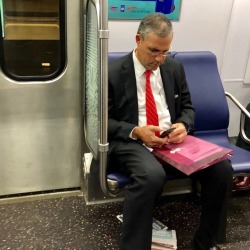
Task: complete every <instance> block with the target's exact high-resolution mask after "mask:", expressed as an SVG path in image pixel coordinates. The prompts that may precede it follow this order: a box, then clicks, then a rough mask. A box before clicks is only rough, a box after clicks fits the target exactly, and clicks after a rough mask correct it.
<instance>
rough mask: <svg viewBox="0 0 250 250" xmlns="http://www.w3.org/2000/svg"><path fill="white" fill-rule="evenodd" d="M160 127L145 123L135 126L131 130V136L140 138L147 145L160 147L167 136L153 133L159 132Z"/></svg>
mask: <svg viewBox="0 0 250 250" xmlns="http://www.w3.org/2000/svg"><path fill="white" fill-rule="evenodd" d="M161 131H162V129H161V128H160V127H158V126H153V125H147V126H143V127H136V128H135V129H134V130H133V133H132V137H133V138H137V139H140V140H141V141H142V142H143V143H144V144H145V145H146V146H147V147H150V148H154V147H161V146H162V145H163V144H165V143H166V141H167V139H168V138H167V137H165V138H160V137H158V136H156V135H155V132H161Z"/></svg>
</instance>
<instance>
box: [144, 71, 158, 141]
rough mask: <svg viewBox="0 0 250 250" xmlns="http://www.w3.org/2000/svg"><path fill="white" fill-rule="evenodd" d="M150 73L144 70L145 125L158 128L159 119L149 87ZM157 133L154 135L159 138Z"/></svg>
mask: <svg viewBox="0 0 250 250" xmlns="http://www.w3.org/2000/svg"><path fill="white" fill-rule="evenodd" d="M151 73H152V71H151V70H146V71H145V75H146V118H147V125H154V126H159V119H158V114H157V109H156V103H155V99H154V96H153V92H152V89H151V85H150V75H151ZM159 134H160V133H159V132H156V133H155V135H157V136H159Z"/></svg>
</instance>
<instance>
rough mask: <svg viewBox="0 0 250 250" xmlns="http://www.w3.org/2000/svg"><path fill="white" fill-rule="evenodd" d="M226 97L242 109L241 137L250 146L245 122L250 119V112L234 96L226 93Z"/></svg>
mask: <svg viewBox="0 0 250 250" xmlns="http://www.w3.org/2000/svg"><path fill="white" fill-rule="evenodd" d="M225 95H226V96H227V97H229V99H230V100H231V101H232V102H233V103H234V104H235V105H236V106H237V107H238V108H239V109H240V111H241V119H240V135H241V138H242V139H243V140H244V141H245V142H246V143H249V144H250V138H248V136H247V135H246V132H245V120H246V117H247V118H248V119H250V112H248V111H247V109H246V108H245V107H244V106H243V105H242V104H241V103H240V102H239V101H238V100H237V99H236V98H235V97H234V96H233V95H232V94H230V93H228V92H225Z"/></svg>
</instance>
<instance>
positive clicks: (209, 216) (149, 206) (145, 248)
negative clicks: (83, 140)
mask: <svg viewBox="0 0 250 250" xmlns="http://www.w3.org/2000/svg"><path fill="white" fill-rule="evenodd" d="M110 148H111V152H110V158H111V160H112V159H113V160H114V159H115V162H116V164H115V165H116V166H117V167H119V169H120V170H121V171H122V172H124V173H125V174H127V175H129V176H130V184H129V185H128V186H127V187H126V190H125V199H124V211H123V216H124V217H123V224H122V240H121V249H122V250H135V249H136V250H150V249H151V239H152V218H153V209H154V205H155V201H156V199H157V198H158V196H159V195H160V194H161V192H162V188H163V186H164V183H165V181H166V172H165V170H164V167H163V166H162V164H160V163H159V162H158V161H157V159H156V158H155V157H154V155H153V154H152V153H150V151H149V150H148V149H147V148H145V147H144V146H143V145H142V144H140V143H139V142H137V141H129V142H127V141H121V142H115V143H114V142H111V145H110ZM193 178H196V179H198V180H199V181H200V182H201V195H202V214H201V222H200V227H199V230H198V231H199V232H201V233H202V237H203V236H204V237H205V238H206V237H208V238H207V241H212V240H213V239H214V237H217V235H218V232H217V229H218V228H221V227H224V225H226V223H225V220H226V206H227V199H228V195H229V193H230V190H231V183H232V168H231V164H230V163H229V162H228V161H223V162H221V163H218V164H216V165H214V166H212V167H209V168H207V169H205V170H202V171H200V172H199V173H197V174H195V175H194V176H193ZM221 216H222V218H221ZM219 222H221V223H219ZM220 224H223V226H220ZM224 231H225V230H224ZM208 244H210V243H209V242H208Z"/></svg>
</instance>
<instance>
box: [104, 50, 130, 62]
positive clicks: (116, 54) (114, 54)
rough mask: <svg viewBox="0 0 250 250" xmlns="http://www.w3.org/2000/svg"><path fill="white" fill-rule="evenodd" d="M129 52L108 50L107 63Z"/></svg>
mask: <svg viewBox="0 0 250 250" xmlns="http://www.w3.org/2000/svg"><path fill="white" fill-rule="evenodd" d="M128 53H129V52H109V56H108V63H112V62H113V61H115V60H117V59H119V58H121V57H123V56H125V55H127V54H128Z"/></svg>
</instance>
